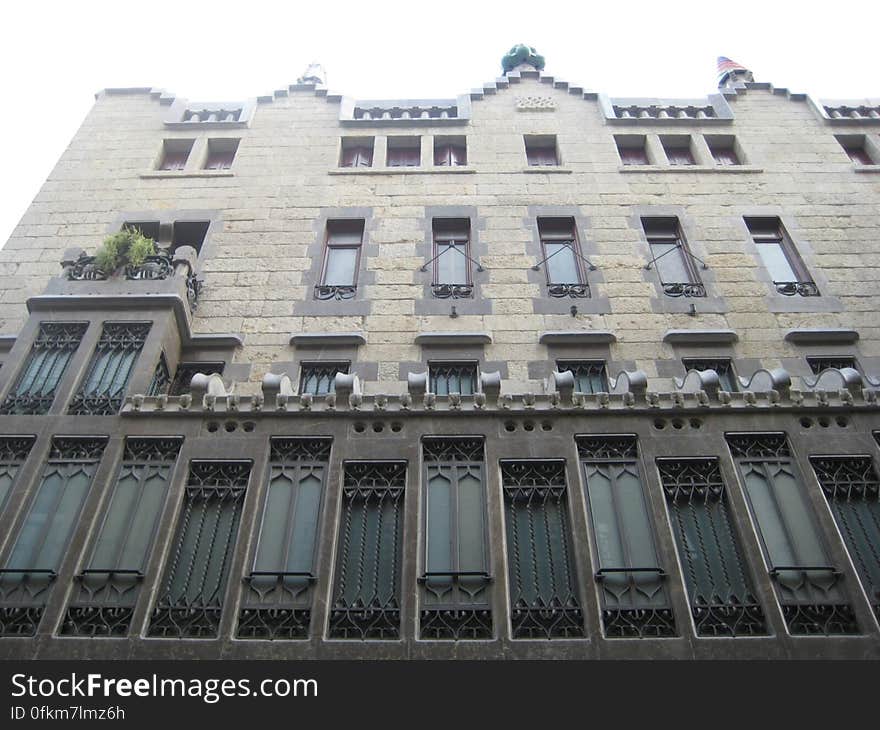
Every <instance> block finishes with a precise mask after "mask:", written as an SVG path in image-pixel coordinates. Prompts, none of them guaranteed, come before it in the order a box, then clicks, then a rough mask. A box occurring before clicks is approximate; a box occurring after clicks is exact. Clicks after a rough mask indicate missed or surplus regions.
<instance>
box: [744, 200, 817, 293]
mask: <svg viewBox="0 0 880 730" xmlns="http://www.w3.org/2000/svg"><path fill="white" fill-rule="evenodd" d="M743 221H744V222H745V224H746V229H747V230H748V232H749V238H750V239H751V241H752V245H754V247H755V249H756V252H757V255H758V260H759V261H760V263H761V266H762V267H763V269H764V271H765V272H767V276H768V278H769V281H770V284H771V285H772V287H773V288H774V290H775V291H776V292H777V293H778V294H782V295H783V296H794V295H795V294H800V295H801V296H821V292H820V291H819V287H818V285H817V284H816V281H815V279H813V277H812V275H811V274H810V271H809V269H808V268H807V265H806V263H804V260H803V259H802V258H801V255H800V253H799V252H798V250H797V247H796V246H795V244H794V241H793V240H792V239H791V236H789V235H788V231H787V230H786V228H785V225H784V224H783V222H782V219H781V218H780V217H779V216H773V215H770V216H748V215H747V216H743ZM762 226H767V227H765V228H762ZM771 229H772V233H771ZM769 244H775V245H776V246H778V248H779V250H780V252H781V253H782V255H783V257H784V258H785V261H786V263H788V266H789V268H790V269H791V272H792V274H794V276H795V277H796V279H795V280H793V281H777V280H775V279H774V278H773V273H772V272H771V270H770V268H769V267H768V266H767V263H766V261H765V259H764V256H763V254H762V253H761V246H765V245H769Z"/></svg>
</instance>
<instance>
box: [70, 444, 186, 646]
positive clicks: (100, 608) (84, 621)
mask: <svg viewBox="0 0 880 730" xmlns="http://www.w3.org/2000/svg"><path fill="white" fill-rule="evenodd" d="M182 443H183V439H181V438H130V437H129V438H127V439H126V440H125V451H124V455H123V463H122V466H121V468H120V470H119V475H118V477H117V480H116V487H115V489H114V492H113V496H112V499H111V501H110V505H109V507H108V508H107V512H106V513H105V515H104V519H103V523H102V525H101V530H100V532H99V534H98V538H97V540H96V542H95V545H94V547H93V548H92V554H91V557H90V558H89V560H88V562H87V563H86V565H85V567H84V569H83V570H82V571H81V572H80V573H79V574H78V575H77V576H76V581H77V585H76V587H75V589H74V598H73V600H72V601H71V604H70V606H68V608H67V612H66V614H65V616H64V621H63V622H62V624H61V633H62V634H64V635H68V636H126V635H127V634H128V631H129V628H130V626H131V620H132V616H133V615H134V607H135V604H136V602H137V597H138V594H139V592H140V585H141V582H142V581H143V578H144V569H145V563H146V560H147V556H148V555H149V552H150V548H151V546H152V544H153V540H154V537H155V532H156V527H157V525H158V521H159V515H160V514H161V511H162V507H163V505H164V503H165V497H166V495H167V492H168V484H169V481H170V478H171V472H172V470H173V468H174V463H175V461H176V460H177V455H178V453H179V452H180V447H181V445H182Z"/></svg>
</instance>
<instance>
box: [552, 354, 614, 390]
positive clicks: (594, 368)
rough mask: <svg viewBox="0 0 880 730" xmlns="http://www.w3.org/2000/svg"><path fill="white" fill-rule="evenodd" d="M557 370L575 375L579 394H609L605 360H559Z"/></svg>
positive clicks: (575, 387)
mask: <svg viewBox="0 0 880 730" xmlns="http://www.w3.org/2000/svg"><path fill="white" fill-rule="evenodd" d="M556 369H557V370H558V371H559V372H560V373H566V372H568V373H571V374H572V375H574V389H575V392H577V393H607V392H608V374H607V373H606V371H605V362H604V361H603V360H557V361H556Z"/></svg>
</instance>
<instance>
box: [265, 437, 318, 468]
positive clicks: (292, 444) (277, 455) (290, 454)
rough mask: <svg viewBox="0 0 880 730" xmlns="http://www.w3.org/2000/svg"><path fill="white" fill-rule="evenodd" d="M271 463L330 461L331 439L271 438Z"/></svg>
mask: <svg viewBox="0 0 880 730" xmlns="http://www.w3.org/2000/svg"><path fill="white" fill-rule="evenodd" d="M269 443H270V446H271V456H270V459H271V460H272V461H282V462H287V463H289V462H296V461H322V462H326V461H329V460H330V447H331V446H332V444H333V439H331V438H298V437H294V436H273V437H272V438H271V439H270V440H269Z"/></svg>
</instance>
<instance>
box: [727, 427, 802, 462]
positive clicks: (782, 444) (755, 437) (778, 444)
mask: <svg viewBox="0 0 880 730" xmlns="http://www.w3.org/2000/svg"><path fill="white" fill-rule="evenodd" d="M727 444H728V446H730V451H731V453H732V454H733V456H734V458H738V459H767V458H770V459H781V458H788V457H790V456H791V450H790V449H789V447H788V440H787V439H786V438H785V434H784V433H731V434H728V435H727Z"/></svg>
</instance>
